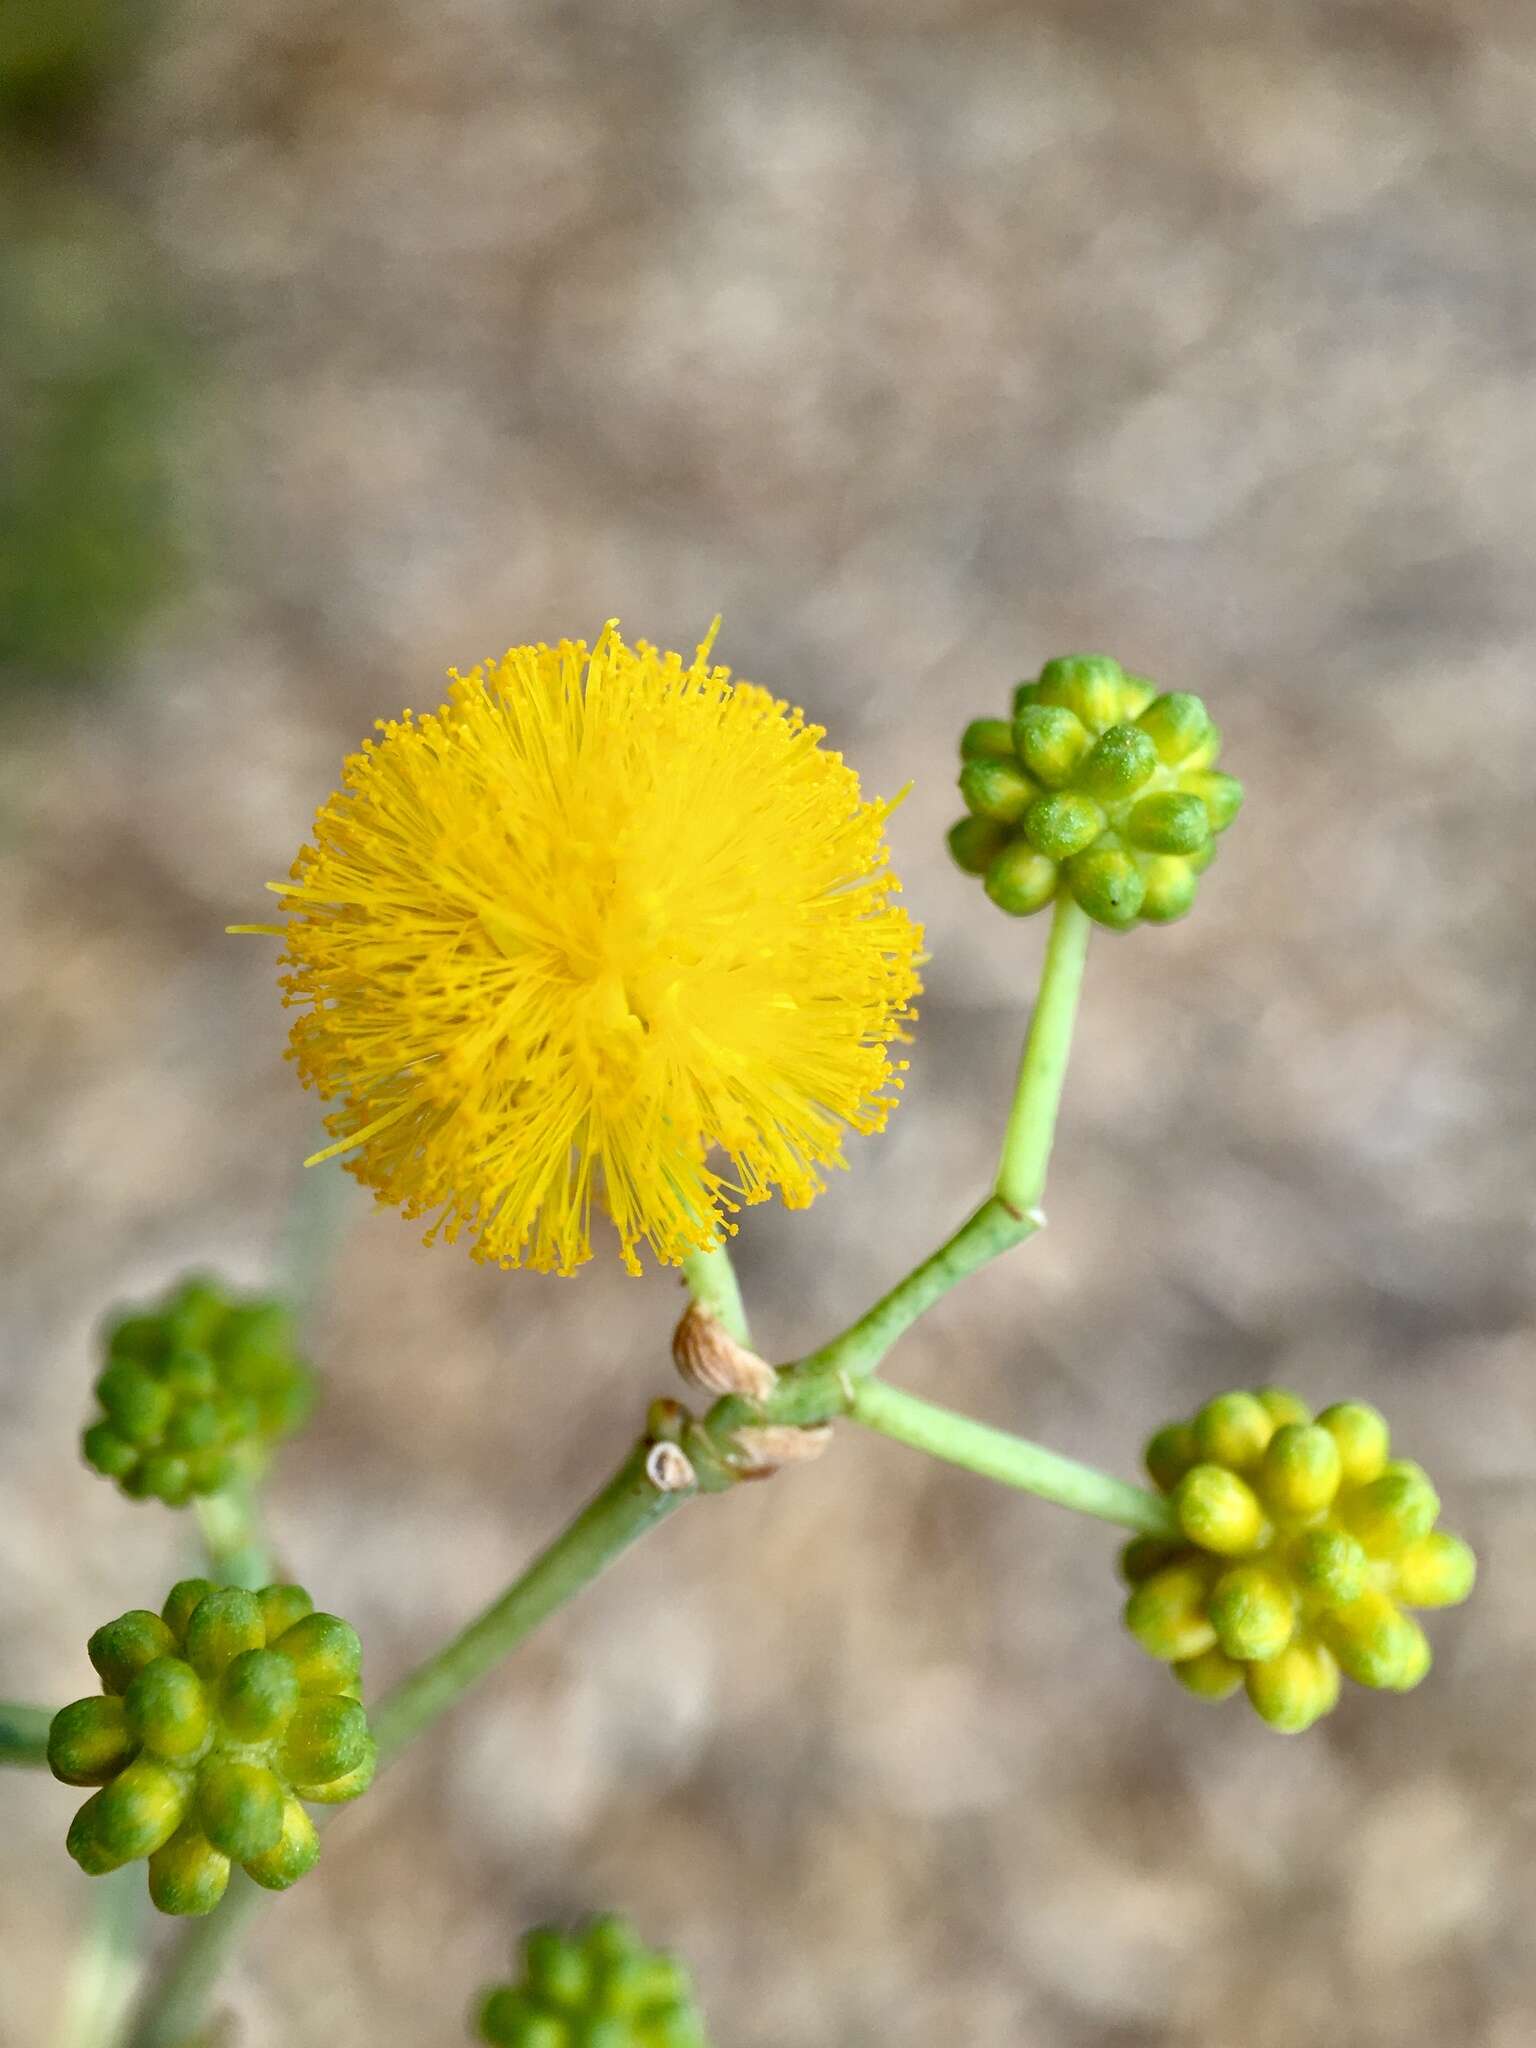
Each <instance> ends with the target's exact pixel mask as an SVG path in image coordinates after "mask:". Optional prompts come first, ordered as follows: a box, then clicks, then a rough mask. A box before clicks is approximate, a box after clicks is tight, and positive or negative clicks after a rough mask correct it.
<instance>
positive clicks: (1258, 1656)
mask: <svg viewBox="0 0 1536 2048" xmlns="http://www.w3.org/2000/svg"><path fill="white" fill-rule="evenodd" d="M1297 1604H1298V1603H1297V1600H1296V1596H1295V1594H1294V1593H1293V1592H1292V1590H1291V1587H1290V1586H1289V1584H1288V1583H1287V1582H1286V1580H1285V1579H1284V1578H1283V1577H1282V1576H1281V1575H1280V1574H1278V1573H1276V1572H1272V1571H1268V1570H1266V1569H1265V1567H1264V1566H1263V1565H1261V1564H1240V1565H1235V1566H1234V1567H1233V1569H1232V1570H1231V1571H1229V1572H1223V1573H1222V1575H1221V1577H1220V1578H1219V1579H1218V1580H1217V1581H1216V1584H1215V1585H1214V1586H1213V1587H1212V1589H1211V1597H1210V1599H1209V1601H1208V1602H1207V1605H1206V1612H1207V1613H1208V1614H1209V1615H1210V1618H1211V1624H1212V1626H1213V1627H1214V1628H1215V1630H1216V1640H1217V1641H1218V1642H1219V1643H1220V1644H1221V1647H1222V1649H1223V1650H1224V1651H1225V1652H1226V1654H1227V1655H1228V1656H1229V1657H1230V1658H1232V1659H1233V1660H1234V1662H1236V1663H1240V1664H1248V1663H1255V1662H1258V1663H1262V1662H1263V1661H1264V1660H1265V1659H1266V1658H1269V1657H1278V1656H1279V1654H1280V1652H1281V1651H1282V1650H1283V1649H1284V1648H1285V1646H1286V1644H1287V1643H1288V1642H1289V1641H1290V1640H1291V1637H1292V1636H1293V1635H1294V1634H1295V1632H1296V1617H1297Z"/></svg>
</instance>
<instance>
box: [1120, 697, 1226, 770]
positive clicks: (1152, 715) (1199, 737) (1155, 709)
mask: <svg viewBox="0 0 1536 2048" xmlns="http://www.w3.org/2000/svg"><path fill="white" fill-rule="evenodd" d="M1136 723H1137V724H1138V725H1139V726H1140V727H1141V729H1142V731H1143V732H1144V733H1145V734H1146V735H1147V737H1148V739H1150V740H1151V742H1152V744H1153V746H1155V747H1156V749H1157V755H1158V759H1159V760H1160V761H1163V762H1165V763H1166V764H1167V766H1168V767H1170V768H1177V767H1178V766H1179V764H1180V762H1182V761H1185V760H1187V759H1188V757H1189V756H1190V755H1191V754H1192V753H1193V752H1194V751H1195V749H1196V748H1197V747H1198V746H1199V745H1200V744H1201V743H1202V742H1203V741H1204V739H1205V738H1206V735H1207V734H1208V733H1209V732H1210V729H1211V721H1210V715H1209V714H1208V712H1207V711H1206V708H1205V706H1204V705H1203V704H1202V703H1201V701H1200V699H1199V698H1198V697H1192V696H1191V695H1190V694H1189V692H1188V691H1187V690H1169V691H1168V692H1167V693H1166V694H1165V695H1164V696H1161V697H1156V698H1154V699H1153V701H1152V702H1151V703H1150V704H1149V705H1147V707H1146V709H1145V710H1144V711H1142V712H1141V713H1140V714H1139V715H1138V717H1137V720H1136Z"/></svg>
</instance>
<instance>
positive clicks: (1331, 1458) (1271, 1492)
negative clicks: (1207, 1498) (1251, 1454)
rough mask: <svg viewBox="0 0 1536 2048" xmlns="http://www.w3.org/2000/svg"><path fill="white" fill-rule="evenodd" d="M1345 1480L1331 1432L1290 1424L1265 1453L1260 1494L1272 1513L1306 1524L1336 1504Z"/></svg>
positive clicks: (1304, 1423)
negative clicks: (1337, 1494)
mask: <svg viewBox="0 0 1536 2048" xmlns="http://www.w3.org/2000/svg"><path fill="white" fill-rule="evenodd" d="M1342 1477H1343V1465H1342V1461H1341V1460H1340V1457H1339V1447H1338V1445H1337V1443H1335V1441H1334V1439H1333V1438H1332V1437H1331V1436H1330V1435H1329V1434H1328V1432H1327V1430H1326V1429H1319V1428H1318V1427H1317V1425H1316V1423H1310V1422H1287V1423H1285V1424H1284V1425H1282V1427H1281V1428H1279V1429H1277V1430H1276V1431H1275V1434H1274V1435H1273V1437H1272V1438H1271V1439H1270V1442H1269V1448H1268V1449H1267V1450H1266V1451H1265V1453H1264V1462H1263V1465H1262V1467H1261V1469H1260V1474H1259V1491H1260V1492H1261V1493H1262V1495H1263V1496H1264V1500H1265V1503H1266V1505H1267V1506H1268V1508H1269V1510H1270V1512H1271V1514H1275V1515H1280V1516H1283V1517H1286V1518H1288V1519H1290V1520H1293V1521H1304V1520H1306V1519H1308V1518H1309V1517H1311V1516H1313V1515H1320V1514H1321V1513H1322V1512H1323V1510H1324V1509H1325V1508H1326V1507H1328V1506H1329V1505H1330V1504H1331V1503H1332V1501H1333V1497H1334V1495H1335V1494H1336V1493H1337V1492H1338V1490H1339V1481H1340V1479H1341V1478H1342Z"/></svg>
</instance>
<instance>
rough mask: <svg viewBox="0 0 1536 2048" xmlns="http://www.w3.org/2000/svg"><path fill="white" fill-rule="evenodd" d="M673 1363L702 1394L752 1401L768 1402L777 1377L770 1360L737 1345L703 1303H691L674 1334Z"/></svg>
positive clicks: (743, 1345)
mask: <svg viewBox="0 0 1536 2048" xmlns="http://www.w3.org/2000/svg"><path fill="white" fill-rule="evenodd" d="M672 1362H673V1364H674V1365H675V1366H676V1367H677V1369H678V1372H679V1373H680V1374H681V1375H682V1377H683V1378H684V1379H685V1380H686V1381H687V1382H688V1384H689V1386H690V1387H697V1388H698V1389H699V1391H700V1392H701V1393H705V1394H714V1395H721V1394H742V1395H744V1396H745V1397H746V1399H747V1400H749V1401H766V1400H767V1398H768V1396H769V1395H770V1394H771V1393H772V1392H773V1388H774V1381H775V1379H776V1377H777V1376H776V1374H775V1373H774V1370H773V1367H772V1366H771V1365H770V1364H769V1363H768V1361H767V1360H766V1359H763V1358H759V1357H758V1355H757V1353H756V1352H755V1351H749V1350H748V1349H747V1347H746V1345H745V1344H738V1343H737V1341H736V1339H735V1338H734V1337H733V1336H732V1335H731V1333H730V1331H729V1330H728V1329H727V1328H726V1327H725V1325H724V1323H722V1322H721V1320H720V1318H719V1317H718V1316H717V1315H716V1314H715V1312H714V1311H713V1309H709V1308H706V1307H705V1305H704V1303H703V1302H702V1301H694V1302H690V1303H689V1305H688V1307H687V1309H686V1310H685V1312H684V1314H683V1319H682V1321H681V1322H680V1323H679V1324H678V1326H677V1328H676V1330H675V1331H674V1332H673V1335H672Z"/></svg>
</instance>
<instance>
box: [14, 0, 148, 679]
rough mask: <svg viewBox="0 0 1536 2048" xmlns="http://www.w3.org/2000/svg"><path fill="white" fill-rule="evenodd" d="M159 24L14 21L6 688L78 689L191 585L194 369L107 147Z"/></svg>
mask: <svg viewBox="0 0 1536 2048" xmlns="http://www.w3.org/2000/svg"><path fill="white" fill-rule="evenodd" d="M157 14H158V9H157V8H156V7H155V6H153V5H150V4H143V5H139V4H132V5H130V4H125V0H3V4H0V241H3V245H4V250H5V260H4V264H3V266H0V678H3V679H4V680H5V681H6V682H7V683H9V684H11V685H13V686H14V685H15V684H16V683H18V682H21V681H25V680H35V679H40V678H43V677H52V678H59V677H78V676H80V675H83V674H85V673H88V672H89V670H90V669H91V667H92V665H93V664H95V663H98V662H100V661H101V660H103V659H104V658H107V657H110V656H111V655H112V653H113V652H114V651H115V650H116V649H117V648H118V647H120V646H121V645H122V644H123V643H124V642H125V641H126V640H127V639H128V637H129V636H130V635H131V633H132V631H133V629H134V628H135V627H136V626H137V625H138V624H139V623H140V621H141V620H142V619H143V618H144V616H145V615H146V614H147V613H148V612H149V610H150V609H151V608H152V607H153V606H154V605H155V604H156V603H157V602H158V601H159V600H160V599H161V598H162V597H163V596H164V595H165V593H166V591H167V589H168V588H169V587H170V586H171V583H172V581H173V579H174V574H175V554H176V550H175V544H174V520H173V501H172V488H171V477H170V467H169V461H168V445H169V428H170V425H171V423H172V421H173V419H174V409H175V399H176V394H177V390H178V387H179V386H180V385H181V384H182V383H183V382H184V380H185V374H186V351H185V349H184V346H183V345H182V344H181V342H180V340H179V338H178V336H177V333H176V331H175V327H174V325H173V323H172V321H170V320H169V319H167V317H166V315H165V313H164V312H163V310H162V302H163V298H164V292H163V286H162V285H161V284H160V283H159V281H158V279H157V277H156V265H155V260H154V254H153V251H152V249H151V248H150V246H149V244H148V241H147V238H146V236H145V234H144V232H143V230H142V228H141V227H140V225H139V223H138V222H137V221H136V220H135V219H134V217H133V215H132V213H131V212H130V211H128V210H127V209H126V208H125V207H124V206H123V205H122V204H120V203H119V202H118V201H116V200H115V199H114V198H113V197H111V196H110V188H111V185H112V183H113V179H112V167H111V162H110V153H109V152H107V151H105V150H102V149H98V148H96V147H95V143H96V126H97V121H98V117H99V114H100V111H101V108H102V105H103V102H104V99H105V97H106V96H107V95H108V94H109V93H110V92H111V91H112V90H113V89H115V88H116V87H117V86H118V85H120V84H122V83H123V82H125V81H126V80H128V79H129V78H130V77H131V73H132V67H133V65H134V64H135V62H136V61H137V59H138V56H139V54H140V52H141V51H142V49H143V48H144V46H145V42H146V39H147V38H148V36H149V35H150V34H151V33H152V32H153V27H154V23H155V19H156V17H157Z"/></svg>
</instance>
